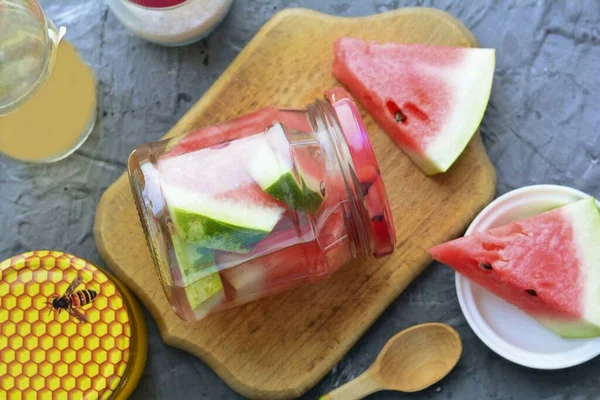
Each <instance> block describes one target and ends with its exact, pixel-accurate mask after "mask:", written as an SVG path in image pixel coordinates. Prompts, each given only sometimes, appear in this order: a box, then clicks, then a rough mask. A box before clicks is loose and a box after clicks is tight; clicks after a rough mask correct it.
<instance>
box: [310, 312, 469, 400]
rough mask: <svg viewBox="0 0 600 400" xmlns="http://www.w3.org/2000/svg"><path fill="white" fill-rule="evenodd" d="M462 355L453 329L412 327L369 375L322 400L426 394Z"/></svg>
mask: <svg viewBox="0 0 600 400" xmlns="http://www.w3.org/2000/svg"><path fill="white" fill-rule="evenodd" d="M461 353H462V342H461V340H460V336H459V335H458V333H457V332H456V331H455V330H454V328H452V327H450V326H448V325H446V324H440V323H427V324H421V325H416V326H413V327H411V328H408V329H405V330H403V331H402V332H400V333H397V334H396V335H395V336H394V337H392V338H391V339H390V340H389V341H388V342H387V343H386V345H385V346H384V347H383V349H382V350H381V352H380V353H379V356H378V357H377V360H375V362H374V363H373V365H372V366H371V367H370V368H369V369H368V370H367V371H365V372H364V373H363V374H362V375H360V376H359V377H358V378H356V379H354V380H353V381H350V382H348V383H346V384H345V385H343V386H341V387H339V388H338V389H336V390H334V391H333V392H331V393H329V394H327V395H325V396H322V397H321V400H342V399H344V400H355V399H361V398H363V397H365V396H368V395H369V394H371V393H374V392H377V391H380V390H397V391H401V392H416V391H419V390H423V389H425V388H427V387H429V386H431V385H433V384H434V383H436V382H439V381H440V380H441V379H442V378H444V377H445V376H446V375H448V373H449V372H450V371H451V370H452V369H453V368H454V366H456V363H457V362H458V360H459V358H460V355H461Z"/></svg>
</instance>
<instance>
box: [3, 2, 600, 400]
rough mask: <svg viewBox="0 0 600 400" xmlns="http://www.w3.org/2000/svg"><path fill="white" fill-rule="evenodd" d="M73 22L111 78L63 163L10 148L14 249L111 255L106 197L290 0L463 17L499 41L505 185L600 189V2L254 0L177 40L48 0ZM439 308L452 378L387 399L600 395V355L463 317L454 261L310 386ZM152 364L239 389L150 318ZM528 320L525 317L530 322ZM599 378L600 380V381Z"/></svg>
mask: <svg viewBox="0 0 600 400" xmlns="http://www.w3.org/2000/svg"><path fill="white" fill-rule="evenodd" d="M42 4H43V6H44V7H45V8H46V10H47V12H48V14H49V15H50V16H51V17H52V18H53V19H54V20H55V21H56V22H57V23H58V24H61V25H63V24H64V25H67V26H68V27H69V29H70V30H69V33H68V34H67V38H68V39H69V40H70V41H72V42H73V43H74V44H75V45H76V47H77V48H78V49H79V50H80V52H81V53H82V54H83V57H84V58H85V59H86V60H87V61H88V62H89V63H91V65H92V66H93V67H94V69H95V71H96V74H97V78H98V91H99V94H100V95H101V97H100V100H99V121H98V126H97V127H96V129H95V130H94V132H93V133H92V135H91V137H90V138H89V140H88V141H87V142H86V143H85V144H84V145H83V147H82V148H81V149H80V150H79V151H77V152H76V153H75V154H74V155H72V156H71V157H69V158H68V159H66V160H64V161H61V162H58V163H56V164H53V165H49V166H35V165H25V164H21V163H17V162H13V161H10V160H8V159H6V158H3V157H2V156H0V185H1V186H0V222H1V226H2V234H1V235H0V259H4V258H7V257H9V256H11V255H14V254H17V253H20V252H23V251H26V250H31V249H39V248H52V249H57V250H65V251H69V252H72V253H75V254H77V255H79V256H81V257H84V258H87V259H89V260H90V261H92V262H94V263H97V264H99V265H102V266H104V263H103V262H102V260H101V259H100V257H99V255H98V253H97V251H96V247H95V245H94V240H93V236H92V222H93V218H94V211H95V208H96V204H97V202H98V199H99V198H100V195H101V194H102V192H103V191H104V190H105V189H106V188H107V187H108V186H109V185H110V184H111V182H113V180H114V179H116V178H117V177H118V176H119V175H120V174H121V173H122V172H123V170H124V167H125V161H126V159H127V155H128V154H129V152H130V151H131V150H132V149H133V148H134V146H135V145H137V144H138V143H141V142H144V141H150V140H154V139H157V138H159V137H160V136H161V135H163V134H164V133H165V132H166V131H167V130H168V129H169V128H170V127H171V126H172V125H173V124H174V123H175V122H176V121H177V120H178V119H179V118H180V117H181V116H182V115H183V114H184V113H185V112H186V111H187V110H188V109H189V107H190V106H191V105H192V104H193V102H195V101H196V100H197V99H198V98H200V97H201V96H202V94H203V93H204V92H205V91H206V90H207V89H208V88H209V87H210V85H211V84H212V83H213V82H214V81H215V79H216V78H217V77H218V76H219V74H220V73H221V72H222V71H223V70H224V69H225V68H226V67H227V65H228V64H229V63H230V62H231V61H232V60H233V58H234V57H235V56H236V55H237V54H238V53H239V52H240V51H241V50H242V48H243V47H244V46H245V45H246V43H248V41H249V40H250V39H251V38H252V36H253V35H254V34H255V32H256V31H257V30H258V29H259V28H260V26H261V25H262V24H263V23H264V22H265V21H266V20H267V19H268V18H269V17H270V16H271V15H273V14H274V13H276V12H277V11H279V10H280V9H282V8H284V7H296V6H302V7H307V8H311V9H315V10H320V11H323V12H326V13H330V14H338V15H343V16H357V15H369V14H373V13H377V12H385V11H387V10H390V9H393V8H396V7H403V6H409V5H420V6H431V7H437V8H440V9H443V10H446V11H448V12H450V13H451V14H453V15H455V16H456V17H458V18H460V19H461V20H462V21H463V22H464V23H465V24H466V25H467V26H468V27H469V28H470V29H472V30H473V32H474V33H475V34H476V36H477V37H478V38H479V40H480V41H481V44H482V46H485V47H494V48H496V49H497V68H496V76H495V82H494V88H493V92H492V98H491V102H490V106H489V107H488V110H487V113H486V116H485V118H484V120H483V125H482V128H481V131H482V133H483V138H484V142H485V145H486V148H487V150H488V152H489V155H490V157H491V159H492V161H493V163H494V165H495V166H496V169H497V172H498V194H501V193H504V192H506V191H508V190H511V189H514V188H518V187H520V186H524V185H530V184H535V183H558V184H564V185H570V186H573V187H576V188H579V189H581V190H584V191H586V192H589V193H591V194H593V195H596V196H600V166H599V163H600V146H599V145H600V128H599V127H600V105H599V104H600V102H599V101H598V100H599V99H600V97H599V93H600V79H599V73H600V69H599V66H600V3H599V2H598V1H597V0H588V1H577V2H575V1H573V2H568V3H567V2H566V1H564V2H563V1H557V2H551V1H541V0H539V1H517V0H511V1H492V0H485V1H472V2H460V1H452V0H441V1H397V0H396V1H391V0H387V1H383V0H368V1H360V2H359V1H354V2H352V1H342V0H335V1H324V0H306V1H289V2H284V1H249V0H248V1H242V0H236V2H235V4H234V6H233V8H232V10H231V13H230V14H229V15H228V16H227V18H226V19H225V20H224V22H223V23H222V24H221V25H220V26H219V28H218V29H217V30H216V31H215V32H214V33H213V34H212V35H211V36H210V37H209V38H208V39H207V40H205V41H202V42H200V43H197V44H193V45H190V46H187V47H183V48H162V47H158V46H156V45H152V44H149V43H146V42H144V41H142V40H141V39H138V38H137V37H135V36H134V35H132V34H131V33H129V32H128V31H126V30H125V29H124V28H123V27H122V26H121V25H120V24H119V22H118V21H117V20H116V19H115V17H114V16H113V15H112V14H111V13H110V11H109V10H108V9H107V6H106V4H105V2H103V1H98V0H42ZM426 321H443V322H446V323H449V324H451V325H453V326H455V327H456V328H457V329H458V330H459V332H460V334H461V336H462V338H463V340H464V355H463V357H462V359H461V361H460V363H459V364H458V366H457V368H456V369H455V370H454V372H453V373H452V374H451V375H450V376H449V377H447V378H446V379H444V380H443V381H442V382H441V383H440V384H439V385H435V386H434V387H432V388H430V389H427V390H425V391H424V392H422V393H417V394H410V395H409V394H398V393H380V394H376V395H373V396H372V397H371V398H372V399H409V398H411V399H421V398H423V399H488V398H489V399H528V400H531V399H547V400H550V399H553V400H554V399H596V398H599V396H598V394H597V393H596V392H597V390H598V389H597V388H598V381H599V375H598V370H599V369H600V359H595V360H592V361H590V362H588V363H587V364H585V365H582V366H580V367H576V368H571V369H568V370H563V371H535V370H530V369H526V368H522V367H519V366H517V365H514V364H512V363H510V362H508V361H505V360H504V359H502V358H500V357H499V356H497V355H496V354H494V353H493V352H491V351H490V350H489V349H488V348H487V347H486V346H485V345H484V344H483V343H482V342H480V341H479V339H477V337H475V335H474V334H473V332H472V331H471V329H470V328H469V326H468V325H467V324H466V321H465V319H464V318H463V316H462V314H461V312H460V309H459V306H458V303H457V300H456V295H455V291H454V279H453V273H452V271H450V270H449V269H447V268H445V267H442V266H440V265H433V266H431V267H430V268H429V269H428V270H427V271H426V272H425V273H424V274H423V275H422V276H421V277H420V278H419V279H417V280H416V281H415V282H414V283H413V284H412V285H411V286H410V287H409V289H408V290H406V291H405V292H404V293H403V294H402V295H401V296H400V297H399V298H398V299H397V300H396V301H395V302H394V303H393V304H392V305H391V306H390V307H389V309H388V310H387V311H386V312H385V313H384V315H383V316H382V317H381V318H380V319H379V320H378V321H377V322H376V323H375V325H374V326H373V327H372V328H371V329H369V331H368V332H367V333H366V334H365V335H364V337H363V338H362V339H361V340H360V341H359V343H358V344H357V345H356V346H355V347H354V348H353V349H352V350H351V351H350V352H349V353H348V354H347V355H346V356H345V357H344V358H343V360H342V361H341V362H340V363H339V364H338V365H337V366H336V367H335V368H334V369H333V371H332V372H331V373H330V374H328V375H327V376H326V377H325V378H324V379H323V380H322V381H321V382H320V383H319V384H318V385H317V386H316V387H315V388H314V389H313V390H311V391H310V392H309V393H308V394H307V395H306V396H305V398H307V399H309V398H316V397H317V396H318V395H319V394H322V393H324V392H327V391H329V390H331V389H333V388H334V387H336V386H338V385H339V384H341V383H343V382H345V381H347V380H349V379H351V378H353V377H355V376H357V375H358V374H360V373H361V372H362V371H363V370H364V369H365V368H366V367H367V366H368V365H369V364H370V363H371V362H372V361H373V360H374V358H375V356H376V355H377V353H378V351H379V349H380V348H381V347H382V346H383V344H384V343H385V342H386V341H387V339H388V338H390V337H391V336H392V335H393V334H394V333H396V332H398V331H399V330H401V329H403V328H406V327H408V326H410V325H413V324H416V323H420V322H426ZM148 328H149V333H150V348H149V354H148V356H149V358H148V365H147V367H146V370H145V372H144V376H143V378H142V380H141V382H140V384H139V387H138V389H137V391H136V392H135V394H134V396H133V398H134V399H188V398H207V399H209V398H210V399H231V398H238V397H239V396H238V395H236V394H235V393H234V392H233V391H231V390H230V389H229V388H228V387H227V386H226V385H225V383H223V382H222V381H221V380H220V379H219V378H218V377H217V376H216V375H215V374H214V373H213V372H212V371H211V370H210V369H209V368H207V367H206V365H204V364H203V363H202V362H201V361H200V360H198V359H196V358H194V357H193V356H191V355H189V354H187V353H185V352H183V351H180V350H177V349H174V348H170V347H168V346H166V345H165V344H163V342H162V340H161V338H160V336H159V334H158V331H157V328H156V325H155V323H154V322H153V320H152V319H151V318H150V317H148ZM515 329H518V327H515ZM595 393H596V394H595Z"/></svg>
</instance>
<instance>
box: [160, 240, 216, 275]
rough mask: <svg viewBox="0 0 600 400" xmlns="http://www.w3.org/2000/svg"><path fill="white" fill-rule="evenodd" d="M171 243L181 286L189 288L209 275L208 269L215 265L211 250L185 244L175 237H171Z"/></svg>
mask: <svg viewBox="0 0 600 400" xmlns="http://www.w3.org/2000/svg"><path fill="white" fill-rule="evenodd" d="M171 242H172V243H173V251H174V252H175V257H176V259H177V264H178V266H179V271H180V275H181V282H180V284H181V285H182V286H189V285H191V284H193V283H194V282H196V281H197V280H199V279H201V278H204V277H205V276H206V275H209V274H210V273H211V269H210V267H213V266H214V265H215V257H214V255H213V252H212V250H210V249H207V248H205V247H202V246H198V245H195V244H189V243H186V242H184V241H182V240H181V239H179V237H178V236H177V235H172V237H171Z"/></svg>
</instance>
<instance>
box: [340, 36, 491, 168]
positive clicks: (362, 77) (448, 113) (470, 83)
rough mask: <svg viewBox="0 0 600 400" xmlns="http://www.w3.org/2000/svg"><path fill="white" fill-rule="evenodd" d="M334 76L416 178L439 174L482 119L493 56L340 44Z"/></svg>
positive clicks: (462, 50) (359, 42)
mask: <svg viewBox="0 0 600 400" xmlns="http://www.w3.org/2000/svg"><path fill="white" fill-rule="evenodd" d="M334 54H335V61H334V63H333V73H334V75H335V76H336V77H337V78H338V80H339V81H340V82H342V83H343V84H344V85H345V86H346V87H347V88H348V90H349V91H350V92H351V93H352V95H353V96H354V97H356V98H357V99H358V101H359V102H360V103H361V104H362V106H363V107H364V108H366V109H367V111H368V112H369V113H370V114H371V115H372V116H373V118H374V119H375V120H376V121H377V123H378V124H379V125H380V126H381V128H382V129H383V130H384V131H385V132H386V133H387V135H388V136H390V138H391V139H392V140H393V141H394V142H395V143H396V145H397V146H398V147H400V148H401V149H402V150H403V151H404V152H405V153H406V154H407V155H408V156H409V157H410V158H411V159H412V160H413V161H414V162H415V164H417V165H418V166H419V167H420V168H421V169H422V170H423V172H425V173H426V174H427V175H433V174H437V173H440V172H445V171H446V170H448V168H450V166H451V165H452V164H453V163H454V161H455V160H456V159H457V158H458V156H459V155H460V154H461V153H462V151H463V150H464V148H465V147H466V145H467V144H468V142H469V140H470V139H471V137H472V136H473V134H474V133H475V131H476V130H477V127H478V126H479V123H480V122H481V119H482V118H483V114H484V112H485V109H486V106H487V103H488V100H489V97H490V91H491V87H492V80H493V76H494V64H495V51H494V50H493V49H472V48H453V47H435V46H425V45H415V44H396V43H386V44H380V43H375V42H372V43H366V42H365V41H363V40H361V39H354V38H348V37H342V38H339V39H338V40H337V41H336V42H335V43H334Z"/></svg>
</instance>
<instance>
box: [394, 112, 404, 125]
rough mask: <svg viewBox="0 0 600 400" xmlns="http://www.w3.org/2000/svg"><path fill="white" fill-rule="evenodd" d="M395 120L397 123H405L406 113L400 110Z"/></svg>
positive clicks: (396, 113)
mask: <svg viewBox="0 0 600 400" xmlns="http://www.w3.org/2000/svg"><path fill="white" fill-rule="evenodd" d="M394 118H395V119H396V122H404V121H406V115H404V113H403V112H402V111H400V110H397V111H396V112H395V113H394Z"/></svg>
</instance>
